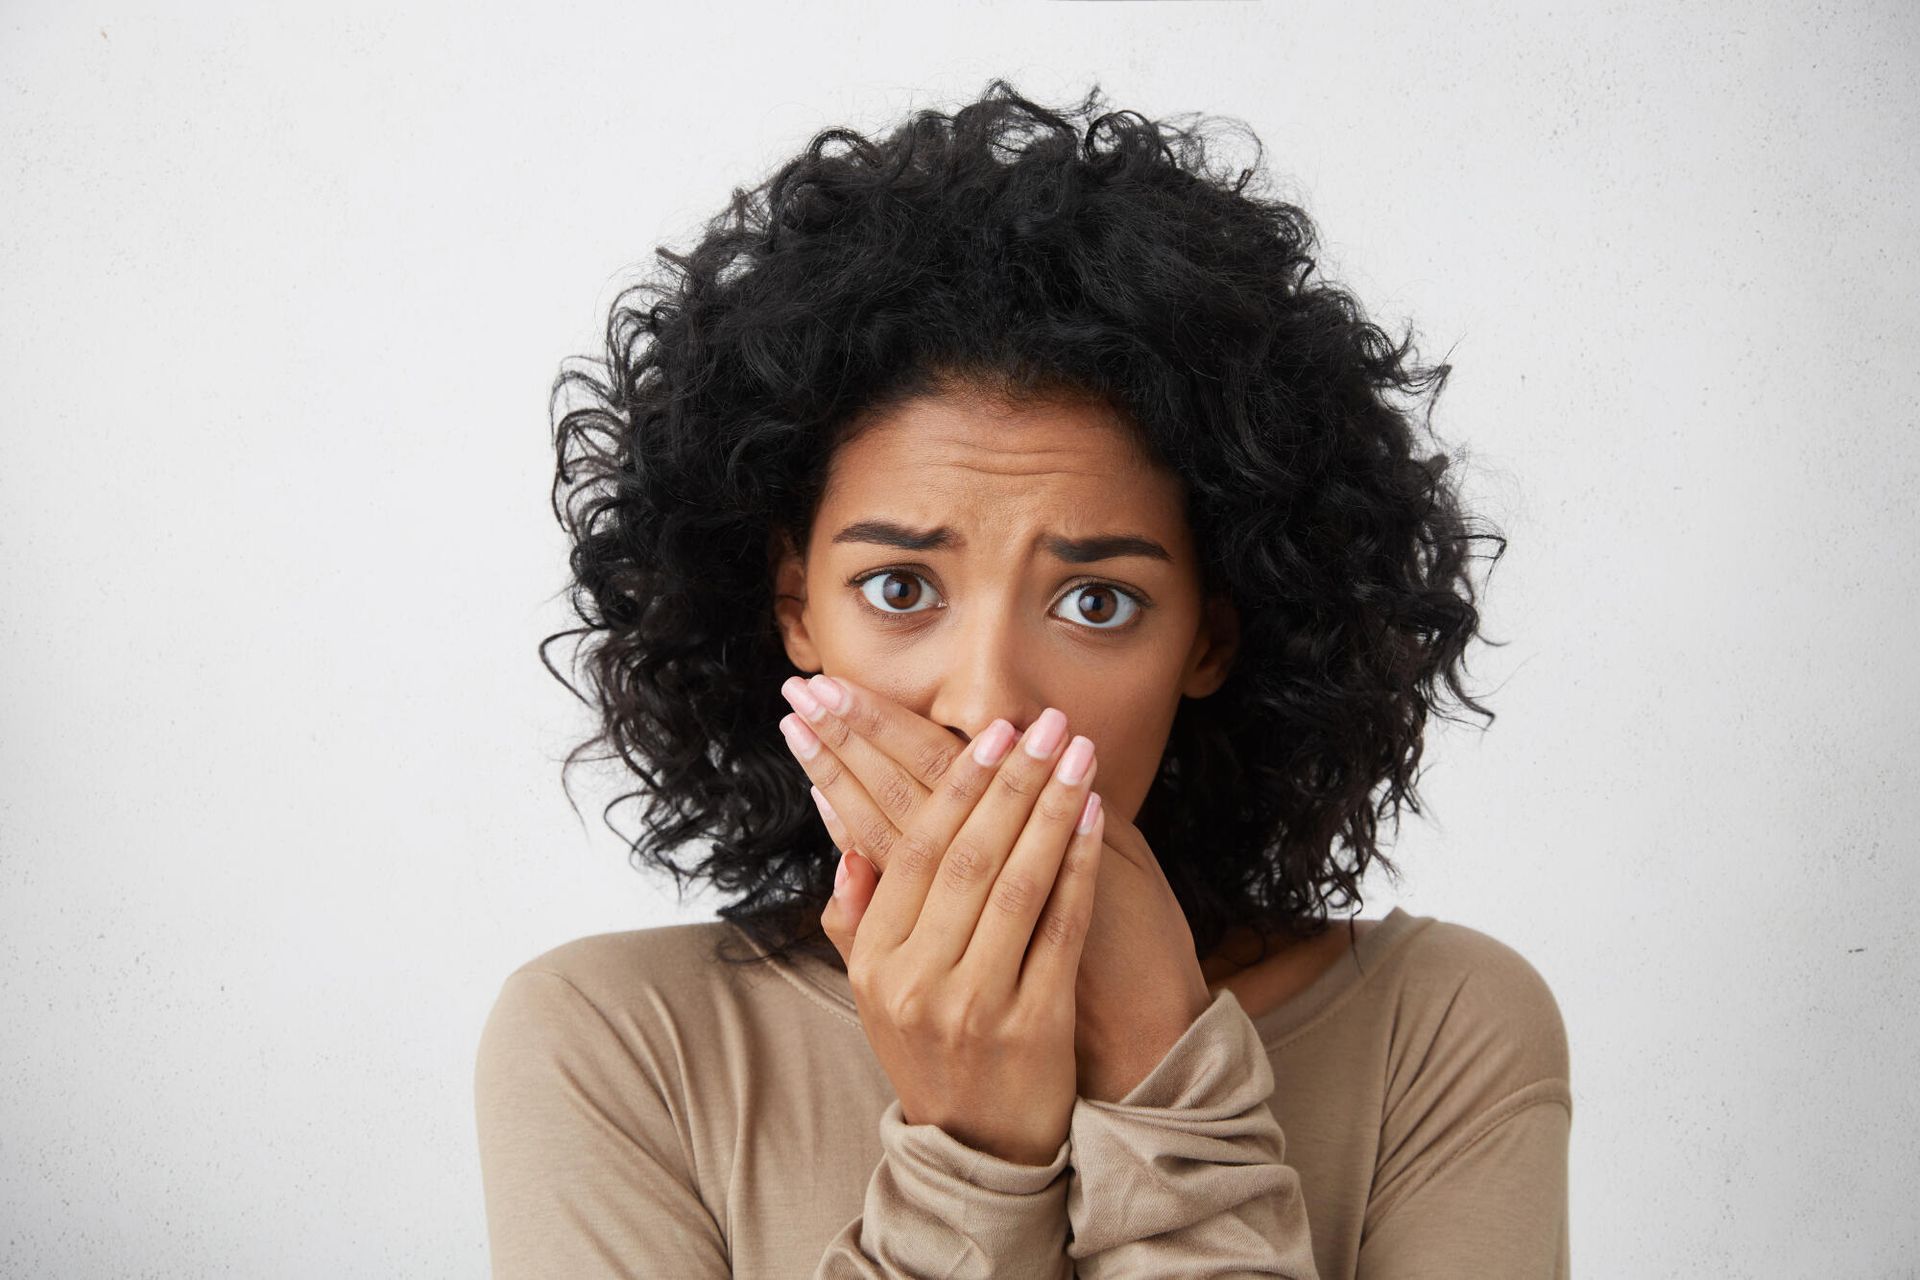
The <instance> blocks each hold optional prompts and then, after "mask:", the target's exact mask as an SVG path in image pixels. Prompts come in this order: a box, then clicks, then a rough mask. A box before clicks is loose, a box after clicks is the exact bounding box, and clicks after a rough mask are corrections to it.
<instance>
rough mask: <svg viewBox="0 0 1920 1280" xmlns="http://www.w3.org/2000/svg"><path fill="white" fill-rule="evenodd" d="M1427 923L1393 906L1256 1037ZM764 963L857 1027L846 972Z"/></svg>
mask: <svg viewBox="0 0 1920 1280" xmlns="http://www.w3.org/2000/svg"><path fill="white" fill-rule="evenodd" d="M1347 923H1348V922H1347V921H1346V920H1341V921H1337V922H1335V923H1333V924H1331V925H1329V926H1328V927H1329V928H1333V929H1344V928H1346V927H1347ZM1432 923H1433V919H1432V917H1430V916H1416V915H1409V914H1408V913H1407V912H1406V911H1404V910H1402V909H1401V908H1400V907H1398V906H1396V907H1394V908H1393V909H1392V910H1390V911H1388V912H1387V914H1386V915H1384V916H1382V917H1380V918H1379V919H1378V920H1376V921H1374V922H1373V923H1372V925H1371V927H1369V928H1368V929H1367V930H1366V931H1365V932H1363V933H1362V934H1361V935H1360V936H1359V938H1358V939H1357V940H1356V941H1354V942H1353V943H1351V944H1350V945H1349V946H1348V947H1347V949H1346V950H1345V951H1343V952H1342V953H1341V954H1340V957H1339V959H1337V960H1335V961H1334V962H1333V963H1332V964H1330V965H1328V966H1327V967H1326V969H1325V970H1323V971H1322V972H1321V973H1320V975H1319V976H1318V977H1316V978H1315V979H1314V980H1313V981H1312V982H1310V983H1308V984H1307V986H1306V988H1305V989H1304V990H1301V991H1298V992H1295V993H1294V994H1293V995H1291V996H1289V997H1288V998H1287V999H1285V1000H1283V1001H1281V1002H1280V1003H1279V1004H1277V1005H1275V1006H1274V1007H1273V1008H1271V1009H1268V1010H1267V1011H1266V1012H1265V1013H1262V1014H1261V1015H1260V1016H1259V1017H1257V1018H1253V1019H1252V1022H1253V1025H1254V1029H1255V1030H1257V1031H1258V1032H1259V1033H1260V1039H1261V1041H1262V1042H1263V1043H1265V1044H1266V1045H1268V1046H1269V1047H1272V1046H1274V1045H1276V1044H1277V1043H1278V1042H1279V1041H1282V1040H1285V1039H1288V1038H1290V1037H1291V1036H1293V1035H1294V1034H1296V1033H1297V1032H1299V1031H1301V1030H1302V1029H1304V1028H1305V1027H1306V1026H1307V1025H1308V1024H1309V1023H1311V1022H1312V1021H1313V1020H1314V1019H1316V1018H1318V1017H1319V1016H1320V1015H1321V1014H1322V1013H1324V1012H1326V1011H1327V1010H1328V1009H1329V1008H1331V1007H1332V1006H1333V1005H1334V1004H1335V1003H1337V1002H1338V1001H1339V1000H1340V998H1341V997H1342V996H1344V995H1345V994H1346V993H1347V992H1349V991H1351V990H1353V989H1354V988H1356V987H1358V986H1359V985H1360V984H1361V983H1362V982H1364V981H1365V980H1366V979H1367V978H1368V977H1369V976H1370V975H1371V974H1372V973H1373V972H1374V971H1375V970H1376V969H1378V968H1379V966H1380V964H1381V962H1382V961H1383V960H1384V959H1385V958H1386V956H1387V954H1388V953H1389V952H1391V951H1393V950H1394V948H1396V947H1398V946H1399V945H1400V943H1402V942H1404V941H1405V940H1406V939H1407V938H1408V937H1410V936H1411V935H1413V934H1414V933H1417V932H1419V931H1420V930H1421V928H1423V927H1424V926H1426V925H1430V924H1432ZM743 936H744V934H743ZM770 963H772V964H773V965H774V966H775V967H776V968H777V969H778V970H779V971H780V972H781V973H782V974H784V975H786V976H787V977H788V978H789V979H791V980H794V981H796V982H798V983H800V984H803V985H804V987H805V988H807V989H809V990H811V991H812V992H813V993H815V994H816V995H817V996H819V997H823V998H824V999H825V1000H826V1001H827V1002H828V1004H829V1006H830V1007H832V1008H833V1009H835V1010H836V1011H837V1012H839V1013H840V1014H841V1015H842V1016H844V1017H845V1018H847V1019H849V1020H850V1021H852V1022H853V1024H854V1025H855V1026H858V1025H859V1021H860V1014H859V1010H858V1008H857V1006H855V1004H854V1002H853V987H852V985H851V984H850V983H849V982H848V980H847V975H846V974H845V973H843V972H841V971H840V970H839V969H838V968H836V967H834V966H833V965H830V964H828V963H827V962H826V961H824V960H821V959H819V958H817V957H813V956H804V955H803V956H798V957H796V958H795V959H793V960H781V959H777V958H776V959H774V960H772V961H771V962H770Z"/></svg>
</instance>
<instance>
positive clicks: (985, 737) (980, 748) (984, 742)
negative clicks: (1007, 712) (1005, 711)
mask: <svg viewBox="0 0 1920 1280" xmlns="http://www.w3.org/2000/svg"><path fill="white" fill-rule="evenodd" d="M1012 745H1013V726H1012V725H1010V724H1008V723H1007V722H1006V721H1005V720H995V721H994V722H993V723H992V724H990V725H988V726H987V731H986V732H985V733H983V734H981V735H980V739H979V741H977V742H975V743H974V744H973V758H974V759H975V760H976V761H978V762H979V763H981V764H983V765H996V764H999V763H1000V757H1002V756H1004V755H1006V754H1007V748H1008V747H1011V746H1012Z"/></svg>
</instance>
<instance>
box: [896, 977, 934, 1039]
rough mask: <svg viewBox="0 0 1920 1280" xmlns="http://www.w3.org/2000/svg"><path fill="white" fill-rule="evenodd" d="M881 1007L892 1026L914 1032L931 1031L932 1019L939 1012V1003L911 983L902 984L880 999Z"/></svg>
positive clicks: (921, 988) (920, 987)
mask: <svg viewBox="0 0 1920 1280" xmlns="http://www.w3.org/2000/svg"><path fill="white" fill-rule="evenodd" d="M881 1005H882V1007H883V1008H884V1009H885V1010H886V1014H887V1020H888V1021H889V1022H891V1023H893V1025H894V1026H896V1027H901V1028H905V1029H908V1030H914V1031H928V1030H932V1028H933V1023H932V1019H933V1018H934V1017H935V1016H936V1015H937V1014H938V1013H939V1010H940V1005H939V1002H938V1001H935V1000H932V999H929V998H928V992H927V991H926V990H925V988H923V987H922V986H920V985H919V984H918V983H913V982H907V983H902V984H901V985H899V986H897V987H895V988H894V989H893V990H892V991H890V992H888V993H887V994H886V995H884V996H883V997H881Z"/></svg>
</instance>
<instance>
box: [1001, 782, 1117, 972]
mask: <svg viewBox="0 0 1920 1280" xmlns="http://www.w3.org/2000/svg"><path fill="white" fill-rule="evenodd" d="M1087 804H1088V806H1089V807H1090V808H1091V809H1092V812H1091V813H1082V815H1081V818H1080V821H1079V822H1078V823H1077V824H1075V826H1074V830H1073V839H1072V840H1071V841H1070V842H1069V843H1068V845H1067V850H1066V854H1065V856H1064V857H1063V858H1062V859H1061V860H1060V872H1059V874H1058V875H1057V876H1055V877H1054V881H1053V891H1052V892H1051V893H1050V894H1048V895H1047V905H1046V908H1045V909H1044V910H1043V911H1042V912H1041V913H1040V920H1039V923H1038V924H1037V925H1036V926H1035V927H1034V930H1033V940H1032V941H1031V942H1030V943H1029V944H1028V945H1027V953H1026V959H1025V961H1024V962H1023V963H1022V965H1021V968H1020V976H1019V978H1018V979H1017V982H1016V989H1015V993H1014V994H1015V999H1031V1000H1053V999H1058V998H1059V996H1060V994H1061V993H1062V992H1065V993H1067V994H1072V992H1073V990H1074V985H1075V983H1076V982H1077V980H1078V978H1079V973H1080V953H1081V951H1082V950H1083V948H1084V946H1085V944H1086V940H1087V930H1088V928H1089V927H1090V926H1091V925H1092V923H1093V902H1094V891H1095V890H1096V889H1097V888H1098V887H1099V883H1100V866H1101V863H1102V862H1103V861H1104V859H1105V856H1106V842H1105V841H1104V840H1103V839H1102V838H1101V837H1102V835H1103V833H1104V832H1105V829H1106V825H1107V806H1106V804H1105V803H1104V802H1103V801H1102V800H1101V798H1100V793H1099V792H1097V791H1096V792H1092V793H1091V794H1089V795H1088V796H1087Z"/></svg>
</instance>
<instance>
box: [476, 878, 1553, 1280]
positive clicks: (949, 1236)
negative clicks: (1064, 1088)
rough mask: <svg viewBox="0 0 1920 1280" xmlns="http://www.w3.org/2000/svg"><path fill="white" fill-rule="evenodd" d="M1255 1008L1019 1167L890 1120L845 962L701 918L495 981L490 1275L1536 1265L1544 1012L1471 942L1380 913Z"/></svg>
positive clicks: (486, 1176) (480, 1068)
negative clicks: (777, 948) (788, 949)
mask: <svg viewBox="0 0 1920 1280" xmlns="http://www.w3.org/2000/svg"><path fill="white" fill-rule="evenodd" d="M1359 923H1360V925H1361V926H1362V928H1361V930H1359V931H1358V938H1357V941H1356V942H1355V943H1354V944H1353V945H1351V946H1350V947H1349V948H1348V949H1347V951H1346V952H1345V953H1344V954H1343V955H1342V957H1341V959H1340V960H1339V961H1338V962H1336V963H1335V964H1334V965H1333V967H1332V968H1330V969H1328V970H1327V971H1326V972H1324V973H1322V974H1321V975H1320V976H1319V978H1318V979H1317V980H1315V981H1314V982H1313V983H1312V985H1311V986H1309V987H1308V988H1306V989H1305V990H1304V991H1301V992H1300V993H1298V994H1297V995H1295V996H1294V997H1292V998H1291V999H1289V1000H1287V1001H1286V1002H1285V1003H1283V1004H1281V1005H1279V1006H1278V1007H1276V1008H1274V1009H1271V1010H1269V1011H1268V1012H1266V1013H1264V1014H1263V1015H1261V1016H1260V1017H1257V1018H1254V1017H1249V1016H1248V1014H1247V1013H1246V1011H1245V1010H1244V1009H1243V1008H1242V1006H1241V1004H1240V1003H1239V1001H1238V999H1237V998H1236V997H1235V995H1234V994H1233V992H1232V991H1230V990H1226V989H1222V990H1220V991H1219V992H1218V993H1217V994H1216V996H1215V998H1214V1001H1213V1003H1212V1005H1211V1006H1209V1007H1208V1009H1207V1010H1206V1011H1205V1012H1204V1013H1202V1014H1201V1015H1200V1017H1199V1018H1198V1019H1196V1020H1195V1021H1194V1023H1193V1024H1192V1025H1191V1026H1190V1027H1189V1028H1188V1029H1187V1031H1186V1033H1185V1034H1184V1035H1183V1036H1182V1037H1181V1039H1180V1040H1179V1041H1178V1042H1177V1043H1176V1044H1175V1045H1174V1046H1173V1047H1172V1048H1171V1049H1170V1050H1168V1052H1167V1054H1166V1056H1165V1057H1164V1058H1163V1059H1162V1060H1161V1061H1160V1063H1159V1064H1158V1065H1157V1066H1156V1067H1155V1068H1154V1069H1153V1071H1152V1072H1151V1073H1150V1074H1149V1075H1148V1076H1147V1077H1146V1078H1145V1079H1144V1080H1142V1081H1141V1082H1140V1083H1139V1085H1137V1086H1136V1087H1135V1088H1134V1089H1133V1091H1132V1092H1131V1093H1129V1094H1128V1095H1127V1096H1126V1097H1125V1098H1123V1099H1120V1100H1119V1101H1117V1102H1089V1101H1087V1100H1086V1099H1081V1100H1080V1101H1079V1102H1078V1103H1076V1105H1075V1108H1074V1114H1073V1119H1072V1122H1071V1128H1070V1131H1069V1134H1068V1137H1067V1140H1066V1141H1065V1142H1064V1143H1062V1144H1061V1147H1060V1149H1059V1151H1058V1152H1057V1153H1056V1155H1055V1157H1054V1160H1053V1162H1052V1163H1051V1164H1050V1165H1046V1166H1028V1165H1020V1164H1014V1163H1012V1162H1009V1161H1006V1160H1002V1159H999V1158H998V1157H995V1156H992V1155H989V1154H987V1153H985V1152H981V1151H977V1150H974V1149H971V1148H969V1147H966V1146H964V1145H963V1144H961V1143H960V1142H958V1141H957V1140H955V1139H954V1138H952V1137H951V1136H949V1135H948V1134H947V1133H946V1132H945V1131H944V1130H942V1129H940V1128H938V1127H937V1126H935V1125H931V1124H919V1125H914V1124H907V1123H905V1122H904V1120H903V1118H902V1115H901V1111H900V1104H899V1102H898V1099H897V1098H896V1096H895V1094H894V1090H893V1087H892V1085H891V1084H890V1082H889V1081H888V1079H887V1077H886V1074H885V1073H884V1072H883V1071H882V1070H881V1067H880V1064H879V1061H878V1059H876V1058H875V1057H874V1054H873V1052H872V1049H871V1048H870V1046H869V1045H868V1043H867V1039H866V1036H865V1033H864V1032H863V1031H862V1030H861V1027H860V1022H859V1017H858V1014H857V1012H856V1010H855V1007H854V1003H853V998H852V992H851V989H850V987H849V986H848V983H847V979H846V975H845V974H843V973H841V972H840V971H839V970H837V969H835V968H833V967H832V966H831V965H828V964H825V963H823V962H820V961H817V960H810V959H808V960H801V961H798V962H795V963H792V964H788V963H785V962H776V963H775V964H774V965H772V966H771V967H766V966H754V967H752V968H749V969H745V970H742V969H740V968H737V967H734V966H728V965H725V964H723V963H721V962H720V961H718V960H716V959H715V958H714V957H713V955H712V950H713V945H714V942H715V941H716V939H717V937H718V936H719V933H718V931H721V930H726V931H729V932H731V933H735V934H736V936H741V937H744V935H737V931H735V930H734V927H733V926H732V925H729V924H726V923H725V922H722V921H713V922H706V923H698V924H687V925H674V926H668V927H665V928H658V929H645V930H635V931H630V932H625V933H611V934H602V935H599V936H596V937H590V938H581V939H578V940H576V941H573V942H569V943H566V944H565V945H563V946H560V947H557V948H555V949H554V950H552V951H549V952H547V953H545V954H544V955H541V956H538V957H536V958H534V959H532V960H530V961H528V962H527V963H526V964H524V965H522V966H521V967H520V968H519V969H517V970H515V971H514V972H513V973H512V974H511V975H509V976H508V977H507V979H506V981H505V984H504V986H503V987H502V989H501V991H500V994H499V997H498V1000H497V1001H496V1003H495V1005H494V1007H493V1011H492V1013H491V1014H490V1016H489V1017H488V1019H487V1023H486V1026H485V1029H484V1031H483V1032H482V1035H481V1039H480V1046H479V1053H478V1059H477V1063H476V1071H475V1081H474V1083H475V1095H476V1112H477V1121H478V1129H479V1144H480V1156H481V1170H482V1175H483V1182H484V1186H485V1195H486V1208H487V1223H488V1233H489V1237H490V1242H491V1250H492V1258H493V1273H494V1276H495V1277H496V1280H520V1278H521V1277H562V1278H565V1280H602V1278H610V1277H616V1276H666V1277H676V1278H684V1280H700V1278H703V1277H721V1276H752V1277H787V1276H792V1277H809V1276H811V1277H828V1276H871V1277H877V1276H937V1277H952V1278H959V1277H988V1276H995V1277H1024V1276H1044V1277H1067V1276H1074V1275H1079V1276H1087V1277H1123V1276H1124V1277H1135V1276H1139V1277H1147V1276H1152V1277H1171V1276H1178V1277H1210V1276H1223V1277H1224V1276H1285V1277H1292V1278H1293V1280H1305V1278H1307V1277H1313V1278H1314V1280H1335V1278H1336V1277H1340V1278H1346V1277H1358V1278H1361V1280H1415V1278H1416V1277H1418V1278H1426V1277H1434V1278H1440V1277H1449V1278H1450V1277H1474V1278H1475V1280H1522V1278H1524V1280H1549V1278H1551V1280H1565V1278H1566V1277H1567V1276H1568V1275H1569V1262H1568V1235H1567V1144H1568V1132H1569V1125H1570V1123H1571V1120H1572V1112H1573V1100H1572V1095H1571V1092H1570V1087H1569V1075H1568V1057H1567V1041H1566V1032H1565V1029H1564V1026H1563V1023H1562V1020H1561V1015H1560V1010H1559V1008H1558V1006H1557V1004H1556V1003H1555V1000H1554V997H1553V995H1552V993H1551V991H1550V990H1549V989H1548V987H1547V985H1546V983H1545V982H1544V981H1543V980H1542V979H1541V977H1540V975H1539V974H1538V973H1537V972H1536V971H1535V970H1534V968H1533V967H1532V966H1531V965H1530V964H1529V963H1528V962H1527V961H1526V960H1525V959H1524V958H1523V957H1522V956H1521V955H1520V954H1519V953H1518V952H1516V951H1514V950H1513V949H1511V948H1509V947H1507V946H1506V945H1504V944H1503V943H1501V942H1499V941H1497V940H1495V939H1493V938H1492V937H1489V936H1488V935H1486V934H1483V933H1480V932H1478V931H1476V930H1474V929H1471V928H1468V927H1466V926H1463V925H1459V924H1454V923H1450V922H1446V921H1441V920H1436V919H1434V918H1432V917H1428V916H1415V915H1409V914H1407V913H1406V912H1404V911H1402V910H1400V909H1399V908H1395V909H1394V910H1393V911H1392V912H1391V913H1389V914H1388V915H1387V916H1386V917H1385V918H1383V919H1381V920H1378V921H1362V922H1359Z"/></svg>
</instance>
